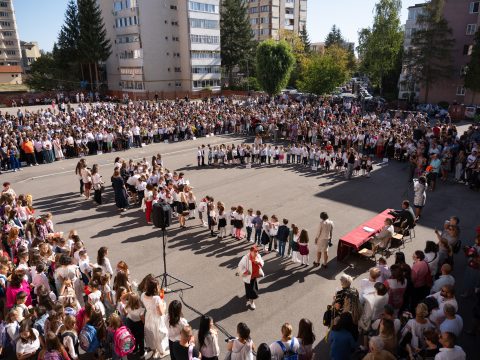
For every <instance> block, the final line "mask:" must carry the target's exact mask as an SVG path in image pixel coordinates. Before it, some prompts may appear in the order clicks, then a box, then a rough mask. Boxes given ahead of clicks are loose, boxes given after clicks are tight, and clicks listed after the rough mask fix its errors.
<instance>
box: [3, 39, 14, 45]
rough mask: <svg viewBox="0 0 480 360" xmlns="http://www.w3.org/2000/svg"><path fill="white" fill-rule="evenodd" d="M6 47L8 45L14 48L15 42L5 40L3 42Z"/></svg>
mask: <svg viewBox="0 0 480 360" xmlns="http://www.w3.org/2000/svg"><path fill="white" fill-rule="evenodd" d="M3 43H4V44H5V45H8V46H13V44H14V42H13V41H12V40H5V41H4V42H3Z"/></svg>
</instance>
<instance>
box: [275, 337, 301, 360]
mask: <svg viewBox="0 0 480 360" xmlns="http://www.w3.org/2000/svg"><path fill="white" fill-rule="evenodd" d="M277 344H278V345H279V346H280V347H281V348H282V351H283V360H298V352H295V351H293V350H292V349H293V345H294V344H295V338H294V337H292V341H291V342H290V347H289V349H288V350H287V348H286V347H285V344H284V343H283V342H281V341H280V340H278V341H277Z"/></svg>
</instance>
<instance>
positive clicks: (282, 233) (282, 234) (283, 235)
mask: <svg viewBox="0 0 480 360" xmlns="http://www.w3.org/2000/svg"><path fill="white" fill-rule="evenodd" d="M287 224H288V220H287V219H283V225H280V226H279V228H278V232H277V239H278V256H285V245H286V244H287V241H288V236H289V235H290V229H289V228H288V226H287Z"/></svg>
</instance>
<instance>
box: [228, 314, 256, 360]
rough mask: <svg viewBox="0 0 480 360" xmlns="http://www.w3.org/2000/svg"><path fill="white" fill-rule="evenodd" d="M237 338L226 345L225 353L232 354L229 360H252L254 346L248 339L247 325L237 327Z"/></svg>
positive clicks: (248, 330)
mask: <svg viewBox="0 0 480 360" xmlns="http://www.w3.org/2000/svg"><path fill="white" fill-rule="evenodd" d="M237 336H238V337H237V338H235V339H233V340H231V341H229V342H228V343H227V351H230V352H231V353H232V356H231V360H253V351H254V350H255V344H254V343H253V341H252V339H250V328H249V327H248V326H247V324H245V323H239V324H238V325H237Z"/></svg>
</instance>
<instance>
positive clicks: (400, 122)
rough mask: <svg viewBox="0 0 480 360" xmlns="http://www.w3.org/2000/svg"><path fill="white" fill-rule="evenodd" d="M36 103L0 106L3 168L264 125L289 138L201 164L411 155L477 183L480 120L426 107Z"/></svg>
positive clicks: (434, 175) (434, 172) (432, 170)
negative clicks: (433, 114) (467, 122)
mask: <svg viewBox="0 0 480 360" xmlns="http://www.w3.org/2000/svg"><path fill="white" fill-rule="evenodd" d="M59 110H60V111H57V110H54V109H52V108H46V109H43V110H38V111H36V112H33V111H29V110H21V109H19V110H18V111H17V113H16V114H2V113H0V124H1V126H0V135H1V138H2V144H1V149H0V155H1V170H11V171H16V170H18V169H21V163H22V162H25V163H26V164H27V166H33V165H38V164H42V163H50V162H53V161H55V160H61V159H63V158H70V157H77V156H79V157H82V156H85V155H93V154H97V153H99V152H111V151H121V150H125V149H129V148H131V147H142V146H143V144H150V143H154V142H175V141H181V140H186V139H193V138H197V137H203V136H206V135H209V134H226V133H234V134H239V135H245V134H247V135H248V134H250V135H253V134H258V135H260V136H262V137H264V138H267V139H268V138H271V140H273V141H274V142H275V144H276V142H277V141H279V140H286V141H287V142H290V145H285V146H280V145H265V144H262V143H261V142H256V143H255V144H254V145H252V146H246V145H245V146H239V147H237V146H228V145H226V146H225V145H221V146H216V147H213V148H211V147H209V148H208V149H207V148H205V147H204V146H202V147H200V148H199V153H198V154H197V157H198V158H199V165H204V164H205V158H206V159H207V163H208V164H209V165H226V164H231V163H234V162H236V161H238V162H239V163H243V162H244V161H246V162H253V163H255V162H258V163H267V162H268V163H270V162H271V161H273V162H274V163H283V162H287V163H289V162H291V163H302V164H304V165H308V166H310V167H314V168H315V169H318V167H322V168H325V169H326V170H327V171H328V170H329V169H330V168H331V169H334V168H335V169H337V170H340V169H343V168H345V173H346V176H347V178H350V177H351V175H352V173H353V171H355V172H359V171H360V170H362V172H363V174H366V173H367V172H369V169H371V167H372V164H373V161H374V160H375V159H377V160H382V161H383V160H384V159H397V160H399V161H409V162H410V164H411V168H410V177H411V178H413V177H418V176H420V175H422V174H424V173H425V172H427V173H428V182H429V185H430V188H431V189H432V190H433V189H434V188H435V184H436V182H437V180H440V181H446V180H447V179H449V178H451V179H452V180H454V181H457V182H463V183H465V184H467V185H469V186H470V187H472V188H475V189H478V188H479V171H480V162H479V161H478V142H479V141H480V130H479V128H478V125H477V126H471V127H470V128H469V129H468V131H466V132H465V133H464V134H459V133H458V132H457V129H456V126H455V125H453V124H451V123H445V124H443V123H442V122H441V121H440V119H437V120H435V121H434V123H432V121H431V119H429V118H428V117H427V116H426V115H424V114H422V113H403V112H395V113H393V112H392V113H391V112H386V111H385V112H381V113H379V114H376V113H368V114H362V112H361V108H360V106H359V105H358V104H353V105H352V104H349V106H346V104H345V105H342V104H338V103H335V102H334V101H333V100H332V99H329V98H312V99H308V100H307V99H305V100H302V101H301V102H296V101H293V100H288V99H285V98H282V97H280V98H275V99H271V100H270V99H264V98H255V99H249V100H247V101H234V100H233V99H225V98H217V99H211V100H210V101H204V102H195V101H188V99H187V100H177V101H162V102H158V101H155V102H148V101H138V102H132V101H130V102H129V103H128V104H116V103H109V102H96V103H92V104H90V105H87V104H85V103H82V102H80V103H78V104H76V105H73V104H68V105H67V106H65V104H63V106H61V107H60V108H59Z"/></svg>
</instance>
